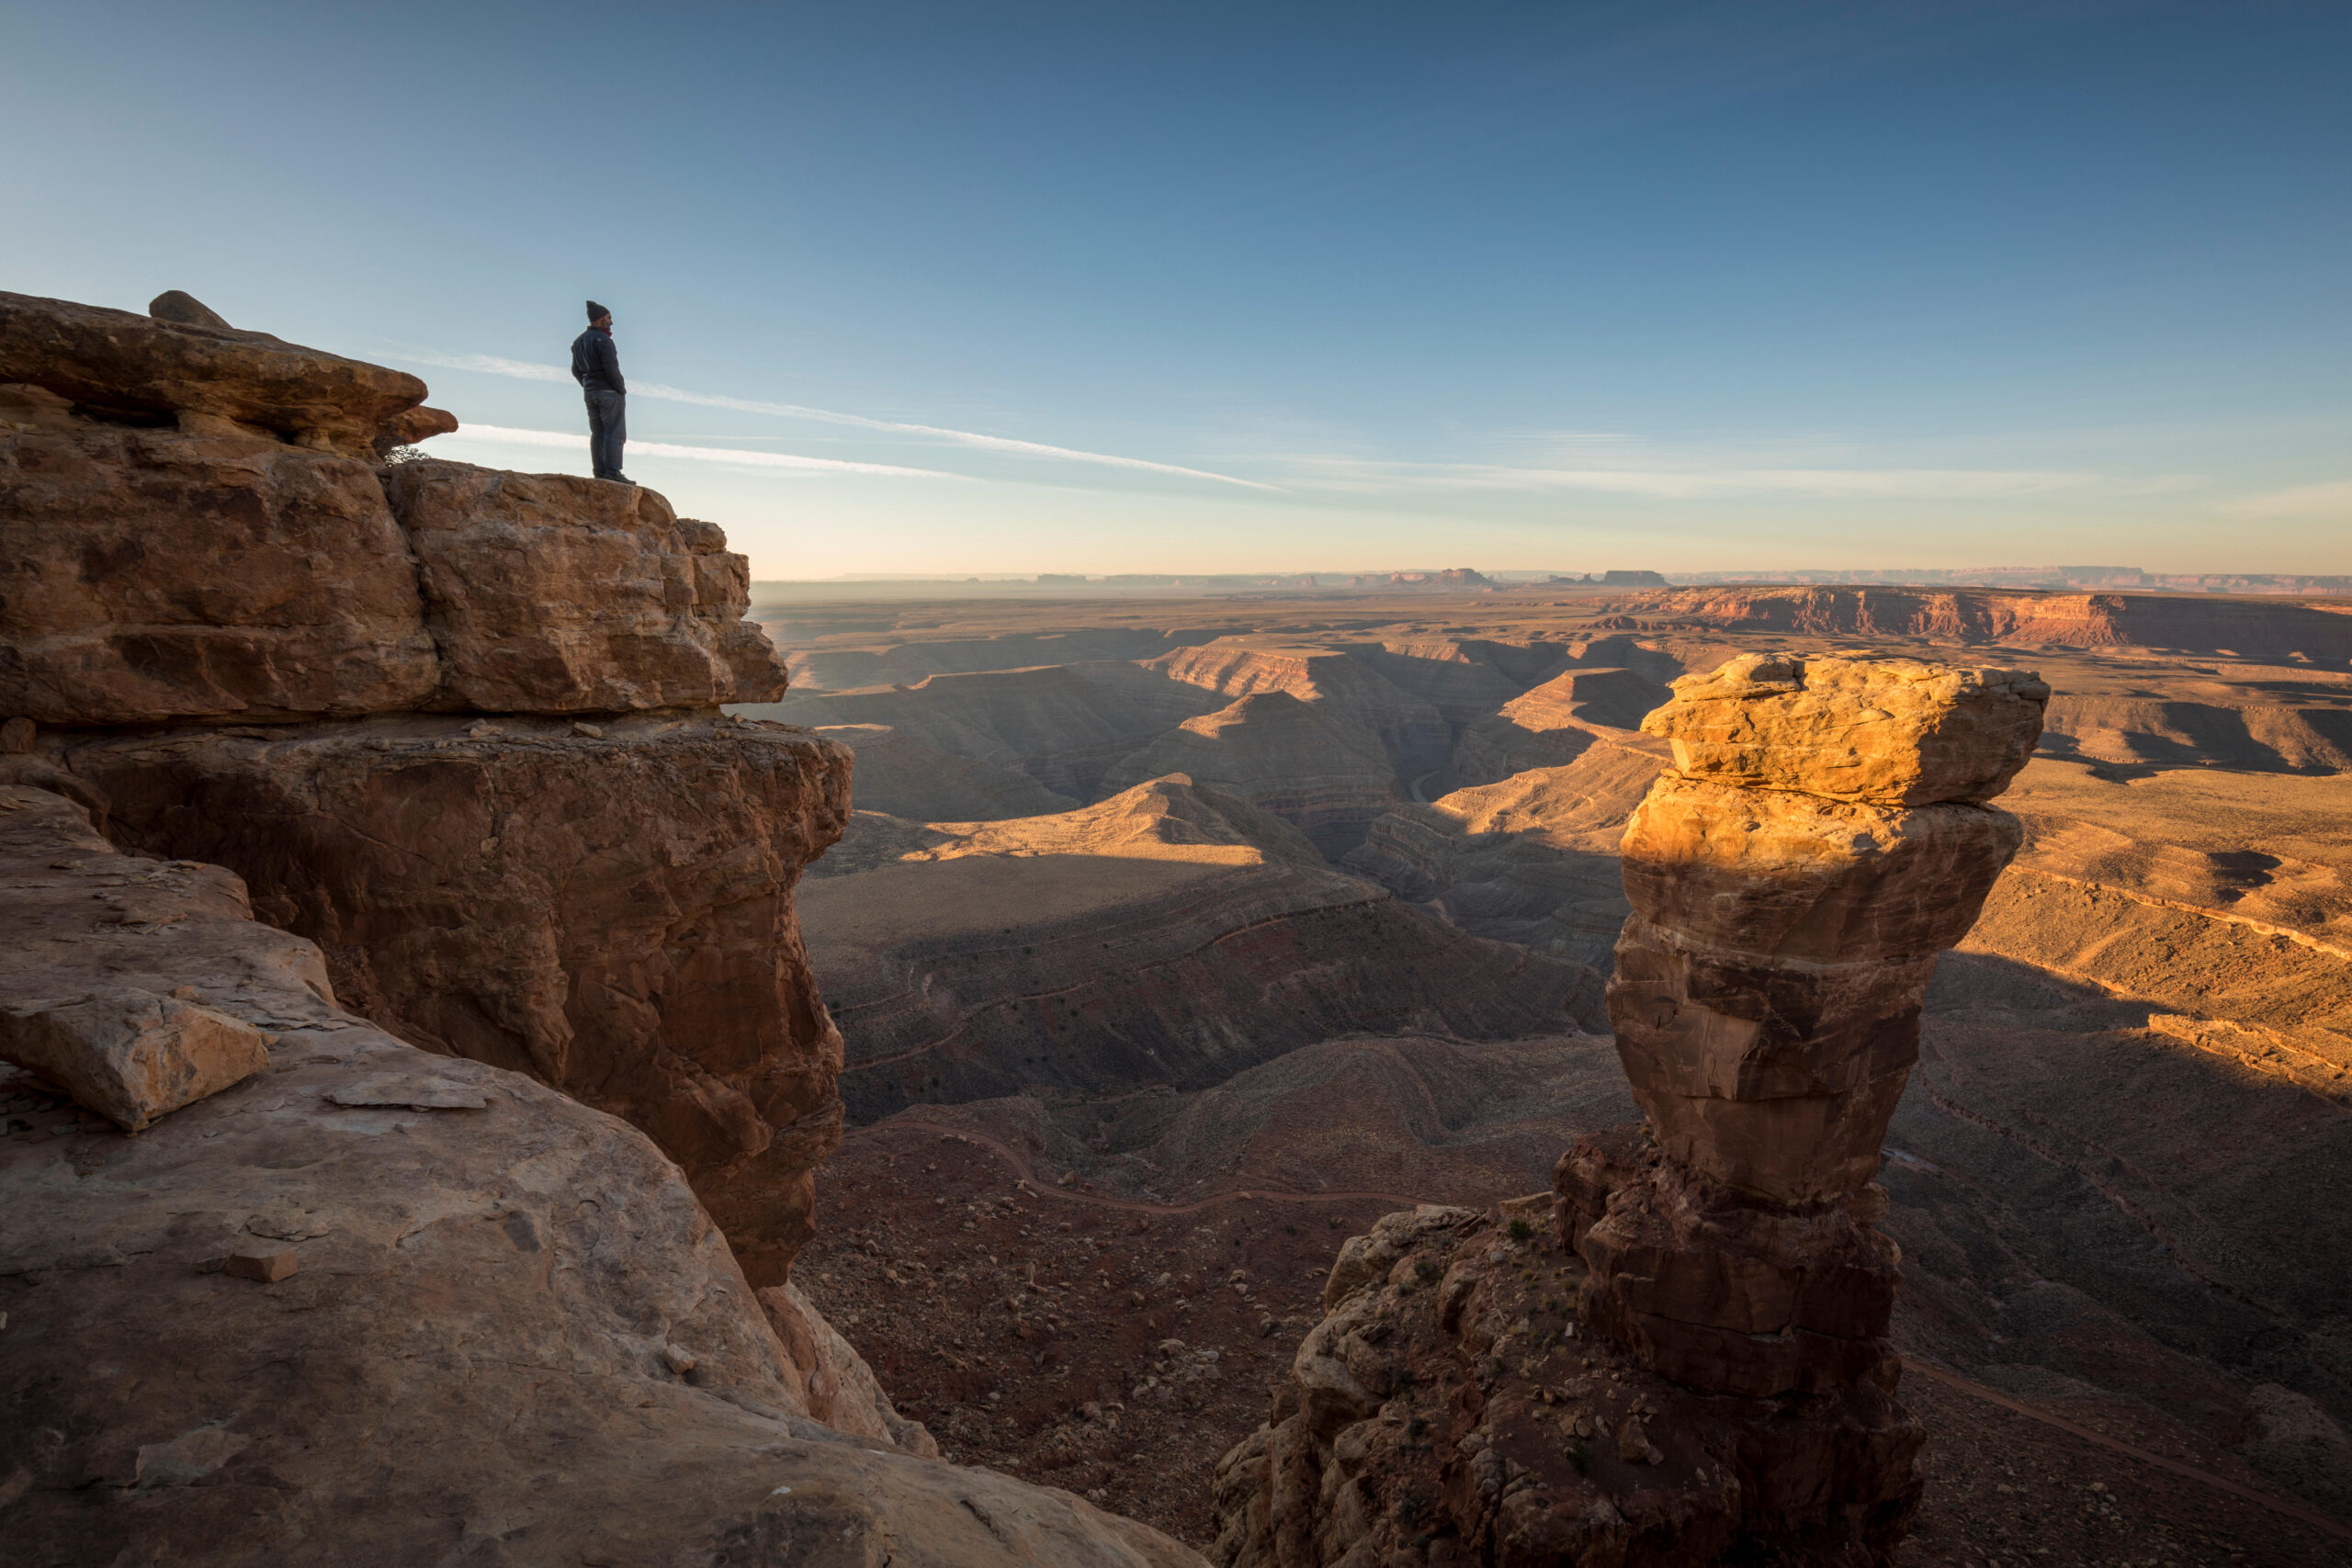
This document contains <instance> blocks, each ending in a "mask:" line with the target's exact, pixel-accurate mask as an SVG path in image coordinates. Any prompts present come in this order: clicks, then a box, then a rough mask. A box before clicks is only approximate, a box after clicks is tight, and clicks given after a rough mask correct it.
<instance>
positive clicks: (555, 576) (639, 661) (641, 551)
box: [384, 460, 785, 713]
mask: <svg viewBox="0 0 2352 1568" xmlns="http://www.w3.org/2000/svg"><path fill="white" fill-rule="evenodd" d="M385 473H386V477H385V480H384V490H385V492H386V493H387V494H388V495H389V496H390V501H391V506H392V511H393V513H394V514H395V515H396V516H398V517H399V519H400V522H401V527H402V529H403V530H404V531H405V532H406V535H407V536H408V539H409V542H410V545H411V547H413V549H414V551H415V554H416V560H417V568H418V581H419V582H420V584H421V586H422V591H423V593H424V604H425V606H426V611H425V624H426V626H427V628H428V629H429V630H430V631H431V632H432V634H433V640H434V643H435V646H436V647H437V648H438V649H439V650H440V658H441V688H442V689H441V691H440V692H439V693H437V694H435V701H434V703H433V705H434V706H436V707H451V708H458V709H465V710H470V711H475V712H482V713H620V712H633V711H637V710H639V709H645V708H664V707H695V706H701V707H707V706H710V705H715V704H718V703H761V702H771V701H773V700H775V698H777V697H779V696H781V695H783V694H784V689H785V672H784V665H783V662H782V660H779V659H778V658H777V657H776V654H775V649H774V648H773V647H771V646H770V644H769V642H768V639H767V634H766V633H764V632H763V631H762V630H761V629H760V628H759V627H758V626H753V625H752V624H751V623H750V622H747V621H745V620H744V619H743V618H742V615H743V610H744V608H745V606H746V604H748V603H749V599H750V577H749V574H748V570H747V569H746V566H745V563H744V559H743V558H742V557H741V556H739V555H734V554H731V553H729V551H728V550H727V548H726V543H727V540H726V536H725V534H724V533H722V532H721V531H720V530H719V529H718V527H717V526H715V525H712V524H708V523H698V522H695V521H694V520H692V519H690V518H689V519H681V518H680V517H678V515H677V514H676V513H673V511H671V509H670V503H669V502H666V501H664V500H663V499H662V497H661V495H659V494H658V493H656V492H655V491H650V490H645V489H642V488H640V487H639V486H635V485H616V484H608V483H605V482H603V481H601V480H597V479H579V478H575V477H573V476H571V475H563V474H510V473H504V472H502V471H500V470H498V469H495V468H474V467H471V466H469V465H468V464H464V463H440V462H433V461H430V460H424V461H418V462H410V463H401V464H396V465H394V466H393V467H392V468H389V469H387V470H386V471H385Z"/></svg>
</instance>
